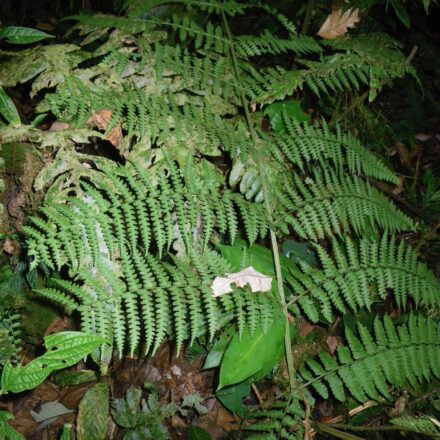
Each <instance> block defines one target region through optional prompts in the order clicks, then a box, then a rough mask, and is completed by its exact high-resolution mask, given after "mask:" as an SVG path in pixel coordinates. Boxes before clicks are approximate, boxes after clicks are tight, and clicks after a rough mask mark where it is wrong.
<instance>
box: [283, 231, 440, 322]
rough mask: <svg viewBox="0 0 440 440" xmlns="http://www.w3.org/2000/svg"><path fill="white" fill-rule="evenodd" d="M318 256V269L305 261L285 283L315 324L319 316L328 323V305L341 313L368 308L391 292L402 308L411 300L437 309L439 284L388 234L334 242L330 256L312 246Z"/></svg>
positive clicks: (319, 248)
mask: <svg viewBox="0 0 440 440" xmlns="http://www.w3.org/2000/svg"><path fill="white" fill-rule="evenodd" d="M316 253H317V255H318V257H319V260H320V262H321V266H322V269H317V268H315V267H313V266H311V265H309V264H307V263H306V262H304V261H303V262H301V263H300V264H299V267H298V268H293V269H292V270H291V273H292V275H293V278H294V279H293V280H289V281H290V283H291V284H292V290H293V291H294V292H295V293H296V294H298V295H299V298H298V303H299V304H300V305H301V306H302V307H303V309H304V312H305V313H306V314H307V316H308V317H309V318H310V319H311V320H312V321H317V320H318V317H319V312H321V313H322V315H323V316H324V318H325V319H327V320H328V321H331V320H332V307H335V308H336V309H337V310H338V311H340V312H341V313H346V312H347V310H348V309H351V310H352V311H356V310H359V309H360V308H362V307H366V308H368V309H370V307H371V305H372V304H373V302H374V301H378V300H384V299H385V298H386V297H387V296H388V294H389V292H390V290H392V291H393V294H394V299H395V301H396V304H397V306H398V307H399V308H401V309H406V308H407V307H408V300H409V299H410V300H412V301H413V302H414V304H416V305H417V306H422V307H424V308H426V309H427V310H430V309H433V310H438V308H439V306H440V304H439V301H440V284H439V282H438V280H437V279H436V277H435V276H434V274H433V273H432V272H430V271H429V270H428V268H427V267H426V265H425V264H424V263H421V262H420V261H418V259H417V256H416V253H415V252H414V250H413V249H412V248H411V247H410V246H408V245H406V244H405V242H404V241H401V242H400V243H396V240H395V239H394V238H390V237H389V236H388V235H383V236H382V237H381V238H380V239H368V238H364V239H362V240H360V241H359V242H354V241H353V240H351V239H345V240H343V241H342V242H341V241H337V240H333V241H332V254H333V257H331V256H330V254H329V253H328V252H327V251H326V250H325V249H324V248H323V247H322V246H316ZM318 304H319V305H318Z"/></svg>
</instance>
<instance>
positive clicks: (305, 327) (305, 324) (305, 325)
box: [299, 318, 315, 338]
mask: <svg viewBox="0 0 440 440" xmlns="http://www.w3.org/2000/svg"><path fill="white" fill-rule="evenodd" d="M314 329H315V326H314V325H313V324H310V322H309V321H307V320H306V319H304V318H301V321H300V323H299V336H300V337H301V338H304V336H307V335H308V334H309V333H311V332H312V331H313V330H314Z"/></svg>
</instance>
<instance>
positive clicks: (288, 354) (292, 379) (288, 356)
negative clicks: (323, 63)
mask: <svg viewBox="0 0 440 440" xmlns="http://www.w3.org/2000/svg"><path fill="white" fill-rule="evenodd" d="M222 19H223V23H224V26H225V30H226V35H227V37H228V40H229V44H230V49H231V57H232V64H233V67H234V71H235V76H236V78H237V82H238V85H239V89H240V98H241V101H242V104H243V107H244V112H245V117H246V121H247V124H248V126H249V131H250V134H251V137H252V140H253V142H254V146H256V145H257V135H256V132H255V128H254V126H253V123H252V120H251V116H250V113H249V103H248V101H247V99H246V96H245V94H244V90H243V87H242V84H241V77H240V70H239V68H238V62H237V54H236V53H235V49H234V42H233V39H232V34H231V30H230V29H229V24H228V21H227V19H226V15H225V13H224V11H223V10H222ZM255 150H256V153H257V154H258V151H257V149H255ZM255 162H256V165H257V167H258V172H259V174H260V175H261V176H263V175H264V169H263V166H262V163H263V161H261V160H258V158H257V160H256V161H255ZM262 182H263V183H262V186H263V194H264V204H265V208H266V211H267V214H268V216H269V221H270V222H272V213H271V209H270V205H269V197H268V194H269V192H268V190H267V183H266V180H265V179H262ZM270 241H271V245H272V253H273V257H274V265H275V273H276V277H277V284H278V292H279V295H280V302H281V307H282V309H283V313H284V316H285V319H286V329H285V332H284V346H285V350H286V361H287V370H288V373H289V384H290V388H291V391H293V390H294V389H298V385H297V383H296V379H295V368H294V366H293V356H292V342H291V340H290V329H289V314H288V309H287V303H286V297H285V294H284V285H283V275H282V272H281V264H280V257H279V249H278V242H277V237H276V235H275V232H274V231H273V229H272V228H270Z"/></svg>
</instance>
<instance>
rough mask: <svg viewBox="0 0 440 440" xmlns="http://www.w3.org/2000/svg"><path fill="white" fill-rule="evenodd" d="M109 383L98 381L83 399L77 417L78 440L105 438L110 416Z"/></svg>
mask: <svg viewBox="0 0 440 440" xmlns="http://www.w3.org/2000/svg"><path fill="white" fill-rule="evenodd" d="M109 397H110V392H109V388H108V384H106V383H98V384H96V385H95V386H94V387H93V388H90V389H89V390H88V391H87V392H86V394H85V395H84V397H83V398H82V399H81V402H80V404H79V409H78V417H77V419H76V434H77V439H78V440H105V439H106V434H107V420H108V416H109Z"/></svg>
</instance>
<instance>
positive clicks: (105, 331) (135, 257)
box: [36, 249, 278, 354]
mask: <svg viewBox="0 0 440 440" xmlns="http://www.w3.org/2000/svg"><path fill="white" fill-rule="evenodd" d="M219 258H220V257H219V256H218V255H216V254H213V253H212V252H208V253H206V254H203V255H198V254H197V253H195V252H192V253H191V259H190V261H188V262H186V263H184V262H183V261H178V262H177V260H173V264H172V265H171V264H169V263H167V262H160V261H159V260H157V259H155V258H153V257H152V256H151V255H148V256H143V255H141V254H140V253H139V252H137V251H134V252H130V251H129V250H128V249H127V250H126V251H125V252H124V253H122V254H121V260H122V278H123V279H125V280H127V284H126V285H125V284H124V283H123V282H121V280H119V279H118V280H116V281H115V279H114V278H113V279H111V273H110V272H106V271H105V270H103V268H102V266H99V267H98V268H97V273H99V274H100V278H93V277H92V276H90V275H89V273H88V272H86V271H81V272H80V274H79V276H78V279H77V282H75V283H72V282H65V281H59V280H54V282H56V284H57V285H58V287H59V288H61V289H62V290H60V289H53V288H44V289H38V290H37V291H36V292H37V293H38V294H39V295H41V296H43V297H45V298H48V299H50V300H52V301H55V302H56V303H58V304H59V305H61V306H64V307H66V311H68V312H72V311H74V310H76V311H78V312H79V313H80V315H81V321H82V328H83V329H84V331H88V332H91V333H97V334H98V335H100V336H102V337H103V338H105V339H106V340H109V341H112V340H114V342H115V345H116V347H117V349H118V352H119V353H120V354H122V353H124V351H125V348H126V346H127V345H128V347H129V352H130V353H131V354H133V353H134V352H135V351H136V350H137V349H138V347H139V344H140V341H141V335H145V352H149V351H153V352H155V351H156V350H157V348H158V347H159V345H160V344H161V343H162V342H163V340H164V338H165V337H166V336H167V335H169V336H173V337H174V338H175V339H176V343H177V348H178V350H179V349H180V348H181V347H182V342H183V341H184V340H186V339H189V338H190V339H192V340H194V338H195V337H197V336H199V335H200V334H202V333H208V334H209V335H210V337H212V336H213V335H214V333H215V332H216V331H217V330H218V326H219V324H220V317H221V316H224V317H227V316H229V319H231V315H230V310H226V309H225V308H224V306H223V301H222V300H220V301H219V300H216V299H215V298H214V296H213V294H212V292H211V289H210V288H209V285H210V284H211V282H212V280H213V279H214V278H215V276H216V275H218V274H220V273H222V272H219V269H220V270H221V266H223V269H224V265H225V262H222V265H221V266H220V268H219V267H216V269H215V270H216V271H215V272H214V271H213V270H214V268H213V266H214V265H215V264H218V262H219ZM192 267H194V268H195V269H196V271H195V272H194V271H193V269H192ZM233 295H234V298H235V301H239V302H240V304H241V306H240V307H238V308H237V309H236V312H235V313H234V314H233V316H234V315H235V316H236V317H240V319H239V323H238V325H239V326H244V325H246V326H247V325H249V326H250V327H251V328H253V329H254V330H255V328H256V327H257V326H262V327H263V321H262V320H263V319H264V320H265V319H266V318H265V317H264V315H267V314H269V315H271V316H272V317H273V314H274V313H276V310H277V309H278V302H277V299H276V297H275V296H273V295H271V294H268V295H254V294H251V293H247V292H243V291H241V292H236V293H234V294H233ZM72 296H74V297H75V299H73V298H72ZM263 310H264V313H262V311H263ZM262 316H263V318H262ZM223 319H224V318H223Z"/></svg>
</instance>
